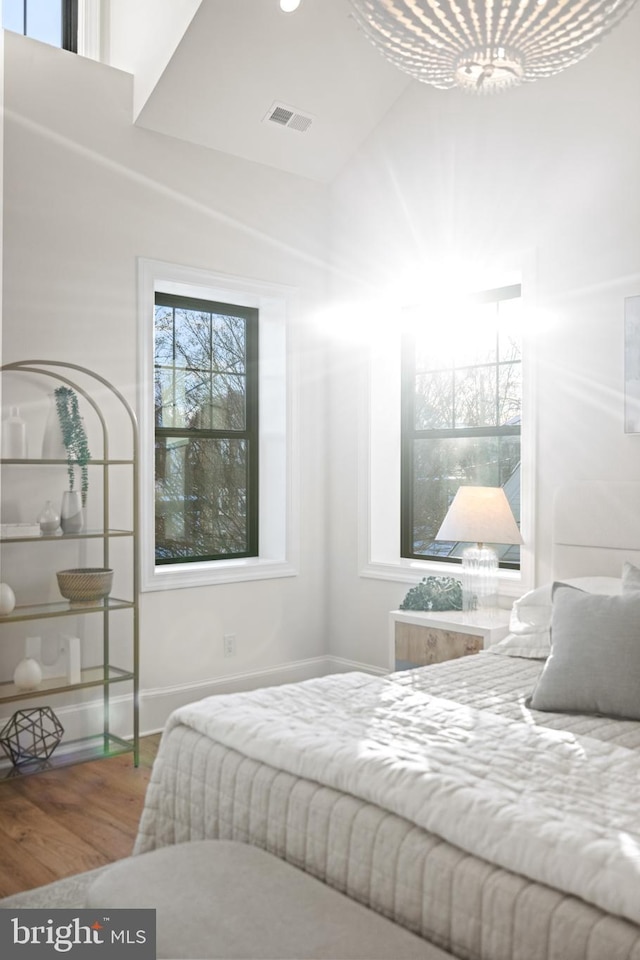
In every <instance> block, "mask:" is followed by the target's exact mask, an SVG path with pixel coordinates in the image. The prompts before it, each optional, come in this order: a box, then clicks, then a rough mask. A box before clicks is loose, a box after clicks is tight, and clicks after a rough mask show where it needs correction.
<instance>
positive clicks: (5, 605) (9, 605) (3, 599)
mask: <svg viewBox="0 0 640 960" xmlns="http://www.w3.org/2000/svg"><path fill="white" fill-rule="evenodd" d="M15 605H16V595H15V593H14V592H13V590H12V589H11V587H10V586H9V584H8V583H0V617H6V616H7V614H8V613H11V611H12V610H13V608H14V607H15Z"/></svg>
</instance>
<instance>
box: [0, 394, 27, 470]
mask: <svg viewBox="0 0 640 960" xmlns="http://www.w3.org/2000/svg"><path fill="white" fill-rule="evenodd" d="M1 451H2V457H3V459H5V460H26V458H27V425H26V423H25V422H24V420H23V419H22V417H21V416H20V409H19V407H11V409H10V412H9V416H8V417H7V418H6V419H5V420H3V421H2V445H1Z"/></svg>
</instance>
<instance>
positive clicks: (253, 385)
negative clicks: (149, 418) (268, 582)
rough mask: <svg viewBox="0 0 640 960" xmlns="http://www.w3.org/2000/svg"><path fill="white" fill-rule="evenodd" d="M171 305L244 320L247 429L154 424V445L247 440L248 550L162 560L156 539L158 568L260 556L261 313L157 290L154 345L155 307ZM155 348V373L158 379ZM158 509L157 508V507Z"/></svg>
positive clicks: (255, 310)
mask: <svg viewBox="0 0 640 960" xmlns="http://www.w3.org/2000/svg"><path fill="white" fill-rule="evenodd" d="M157 306H168V307H172V308H174V309H175V308H181V309H186V310H198V311H202V312H211V313H214V314H222V315H228V316H232V317H239V318H241V319H244V320H245V323H246V326H245V331H246V339H245V362H246V368H245V377H246V381H245V382H246V393H245V403H246V407H245V411H246V419H245V428H244V430H232V429H225V430H219V429H211V428H201V427H199V428H195V429H192V428H177V427H159V426H158V425H157V424H156V423H154V436H153V444H154V450H155V447H156V441H157V439H158V438H178V437H186V438H193V437H197V438H199V439H223V440H224V439H230V440H245V441H246V449H247V471H246V476H247V490H246V523H247V549H246V550H244V551H237V552H234V553H222V554H206V555H202V556H192V557H168V558H162V557H161V558H159V557H158V556H157V553H156V546H155V538H154V555H155V564H156V566H161V565H170V564H178V563H179V564H190V563H204V562H215V561H219V560H237V559H245V558H249V557H257V556H259V519H260V517H259V496H260V491H259V455H260V448H259V442H260V434H259V310H258V308H257V307H244V306H240V305H238V304H232V303H222V302H219V301H216V300H207V299H205V298H200V297H197V298H196V297H184V296H179V295H174V294H169V293H162V292H161V291H156V293H155V303H154V343H155V307H157ZM155 369H156V362H155V347H154V357H153V370H154V376H155ZM154 476H155V467H154ZM154 506H155V505H154Z"/></svg>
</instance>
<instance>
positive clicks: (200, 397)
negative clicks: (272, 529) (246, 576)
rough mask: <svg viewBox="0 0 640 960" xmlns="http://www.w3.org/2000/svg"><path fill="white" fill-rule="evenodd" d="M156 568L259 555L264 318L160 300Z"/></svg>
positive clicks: (218, 306) (221, 306)
mask: <svg viewBox="0 0 640 960" xmlns="http://www.w3.org/2000/svg"><path fill="white" fill-rule="evenodd" d="M154 392H155V561H156V564H164V563H170V564H173V563H188V562H199V561H207V560H219V559H224V558H226V559H229V558H234V557H236V558H237V557H254V556H257V555H258V458H259V451H258V310H257V309H255V308H250V307H243V306H237V305H232V304H228V303H218V302H213V301H207V300H200V299H196V298H189V297H182V296H175V295H171V294H166V293H156V295H155V336H154Z"/></svg>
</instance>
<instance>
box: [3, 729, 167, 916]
mask: <svg viewBox="0 0 640 960" xmlns="http://www.w3.org/2000/svg"><path fill="white" fill-rule="evenodd" d="M159 742H160V734H157V735H155V736H150V737H143V738H142V740H141V741H140V766H139V767H137V768H136V767H134V766H133V761H132V758H131V754H124V755H123V756H120V757H111V758H109V759H108V760H95V761H92V762H90V763H81V764H78V765H77V766H73V767H62V768H59V769H57V770H48V771H46V772H44V773H38V774H34V775H31V776H27V777H15V778H11V779H9V780H3V781H2V782H0V897H6V896H9V895H10V894H12V893H20V892H21V891H22V890H29V889H31V888H33V887H39V886H41V885H42V884H44V883H51V882H53V881H54V880H60V879H61V878H62V877H69V876H71V875H72V874H74V873H81V872H82V871H83V870H92V869H93V868H94V867H101V866H103V865H104V864H106V863H111V862H112V861H114V860H120V859H121V858H122V857H127V856H129V854H130V853H131V851H132V849H133V842H134V840H135V837H136V833H137V828H138V820H139V819H140V814H141V812H142V806H143V802H144V795H145V792H146V789H147V784H148V782H149V776H150V774H151V766H152V764H153V760H154V758H155V755H156V752H157V749H158V744H159Z"/></svg>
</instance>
